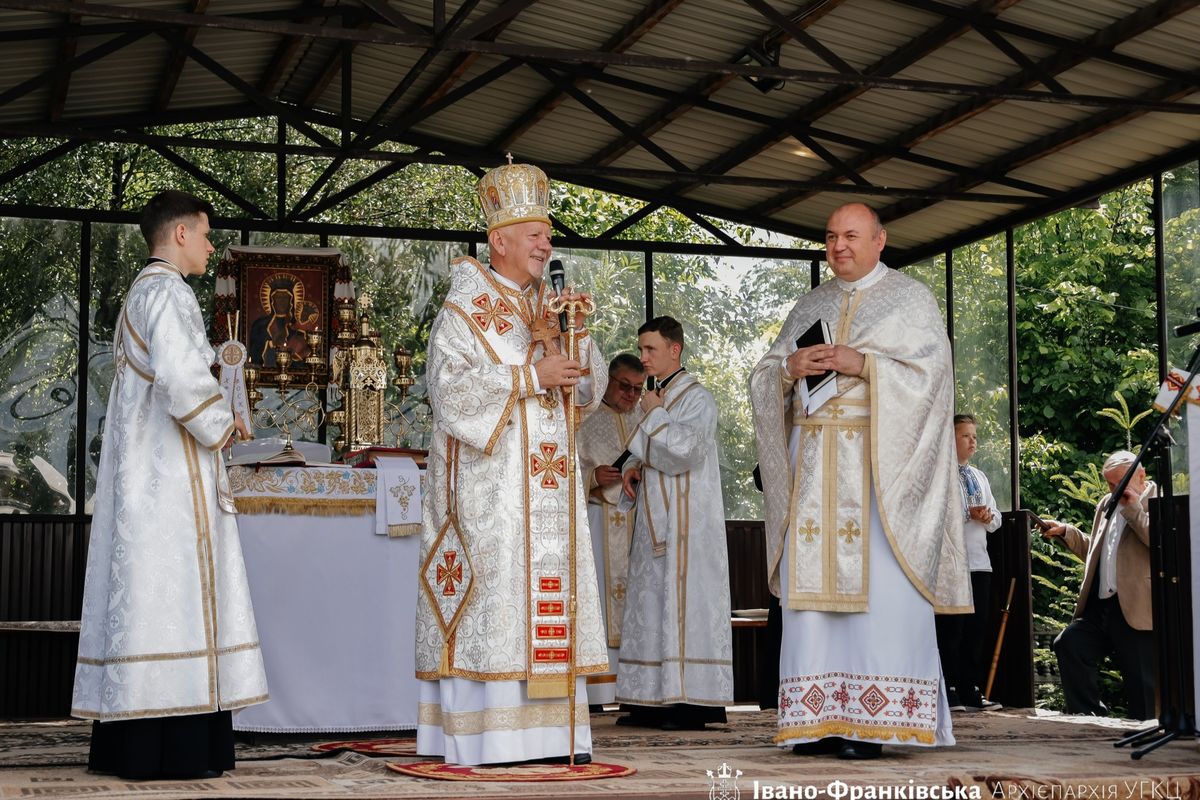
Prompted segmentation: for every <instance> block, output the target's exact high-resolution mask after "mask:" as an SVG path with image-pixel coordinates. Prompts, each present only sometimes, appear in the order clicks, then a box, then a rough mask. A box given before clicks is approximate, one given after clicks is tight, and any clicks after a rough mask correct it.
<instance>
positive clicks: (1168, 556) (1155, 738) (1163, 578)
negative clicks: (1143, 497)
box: [1104, 324, 1200, 761]
mask: <svg viewBox="0 0 1200 800" xmlns="http://www.w3.org/2000/svg"><path fill="white" fill-rule="evenodd" d="M1195 327H1196V325H1194V324H1193V325H1187V326H1183V327H1180V328H1176V329H1175V332H1176V334H1177V335H1180V336H1185V335H1187V334H1189V333H1191V332H1193V329H1194V328H1195ZM1198 370H1200V347H1197V348H1196V350H1195V351H1194V352H1193V353H1192V359H1191V361H1190V362H1188V376H1187V380H1186V381H1185V382H1184V384H1183V386H1181V387H1180V388H1179V390H1178V391H1177V392H1176V393H1175V396H1174V398H1173V399H1172V400H1171V405H1170V406H1168V407H1167V409H1166V411H1164V412H1163V413H1162V414H1160V415H1159V417H1158V420H1157V421H1156V422H1155V424H1154V429H1153V430H1152V431H1150V435H1149V436H1147V437H1146V441H1145V443H1144V444H1143V445H1142V449H1141V452H1139V453H1138V454H1137V458H1135V459H1134V461H1133V464H1131V465H1130V467H1129V469H1128V470H1127V471H1126V472H1125V476H1124V477H1123V478H1121V482H1120V483H1118V484H1117V487H1116V488H1115V489H1114V490H1113V492H1112V495H1110V499H1109V503H1108V508H1106V509H1105V511H1104V519H1105V525H1106V526H1107V525H1108V524H1109V523H1110V521H1111V519H1112V515H1113V514H1114V513H1115V512H1116V510H1117V506H1118V505H1119V502H1118V501H1119V499H1120V498H1121V497H1122V496H1123V495H1124V493H1125V489H1126V488H1127V487H1128V486H1129V482H1130V480H1131V479H1132V478H1133V475H1134V473H1135V472H1136V471H1137V468H1138V466H1140V465H1141V463H1142V461H1143V460H1144V459H1145V458H1146V457H1147V455H1148V454H1151V453H1153V454H1155V455H1156V456H1157V458H1158V476H1159V483H1158V490H1159V501H1158V509H1159V513H1158V518H1157V520H1154V524H1152V525H1151V529H1150V582H1151V604H1152V608H1153V625H1154V644H1155V648H1154V649H1155V658H1156V662H1157V663H1156V670H1155V672H1156V678H1157V680H1158V706H1159V707H1158V709H1157V711H1158V724H1157V725H1155V726H1153V727H1151V728H1144V729H1142V730H1140V731H1136V732H1134V733H1131V734H1130V735H1128V736H1126V737H1124V738H1123V739H1121V740H1120V741H1118V742H1114V743H1113V746H1114V747H1122V746H1124V745H1130V746H1132V747H1135V748H1136V749H1134V750H1133V752H1132V753H1130V756H1131V757H1132V758H1133V759H1134V760H1135V761H1136V760H1138V759H1140V758H1141V757H1142V756H1144V755H1146V754H1147V753H1149V752H1151V751H1153V750H1157V749H1158V748H1159V747H1162V746H1163V745H1164V744H1166V743H1167V742H1171V741H1174V740H1175V739H1179V738H1181V737H1195V736H1196V733H1197V731H1196V711H1195V698H1194V697H1192V696H1191V693H1192V691H1193V664H1192V659H1193V653H1192V652H1190V649H1189V647H1187V645H1189V644H1190V643H1191V641H1192V630H1191V625H1192V608H1191V602H1190V600H1191V582H1190V574H1191V563H1190V557H1189V555H1188V554H1189V552H1190V551H1189V546H1190V545H1189V538H1190V537H1189V536H1188V535H1181V532H1180V531H1178V530H1176V524H1175V507H1174V498H1173V497H1172V487H1171V477H1172V474H1173V473H1172V469H1171V445H1173V444H1175V442H1174V440H1172V439H1171V434H1170V433H1169V431H1168V430H1167V426H1168V425H1169V423H1170V421H1171V417H1172V415H1173V414H1174V413H1175V411H1176V409H1178V408H1179V405H1180V403H1182V402H1183V399H1184V396H1185V395H1186V394H1187V391H1188V387H1190V386H1191V385H1192V382H1193V381H1194V380H1195V378H1196V373H1197V371H1198ZM1198 490H1200V487H1194V488H1193V491H1198ZM1191 522H1192V524H1193V525H1194V524H1195V523H1196V520H1192V521H1191ZM1106 530H1107V527H1106ZM1183 533H1186V532H1183ZM1185 651H1186V652H1185Z"/></svg>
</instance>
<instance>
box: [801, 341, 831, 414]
mask: <svg viewBox="0 0 1200 800" xmlns="http://www.w3.org/2000/svg"><path fill="white" fill-rule="evenodd" d="M818 344H833V336H832V335H831V334H830V332H829V323H827V322H825V320H822V319H819V320H817V321H816V322H814V323H813V324H812V325H810V326H809V328H808V330H806V331H805V332H804V333H802V334H801V335H800V337H799V338H798V339H796V349H797V350H799V349H800V348H802V347H812V346H813V345H818ZM836 396H837V373H836V372H834V371H833V370H831V369H830V370H826V371H825V372H822V373H821V374H820V375H807V376H805V378H804V382H803V383H802V384H801V386H800V401H801V403H802V404H803V406H804V413H805V414H812V413H813V412H815V411H816V410H817V409H818V408H820V407H821V406H823V405H825V403H826V401H828V400H831V399H833V398H834V397H836Z"/></svg>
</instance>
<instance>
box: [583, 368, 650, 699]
mask: <svg viewBox="0 0 1200 800" xmlns="http://www.w3.org/2000/svg"><path fill="white" fill-rule="evenodd" d="M644 374H645V373H644V372H643V370H642V362H641V361H639V360H638V358H637V356H634V355H630V354H629V353H621V354H619V355H617V356H616V357H615V358H613V360H612V361H610V362H609V364H608V389H606V390H605V392H604V400H603V401H602V402H601V404H600V407H599V408H598V409H597V410H596V411H595V412H594V413H593V414H592V415H591V416H589V417H588V418H587V419H586V420H584V422H583V425H582V426H581V427H580V428H579V459H580V462H581V463H582V464H583V475H584V480H586V481H587V487H588V527H590V528H591V531H592V555H593V557H594V558H595V559H596V573H597V577H598V578H599V581H600V608H601V610H602V611H603V614H604V636H605V638H606V639H607V640H608V664H609V670H608V671H607V672H604V673H601V674H599V675H589V676H588V679H587V680H588V683H587V687H588V703H590V704H591V705H593V706H601V705H604V704H606V703H612V702H615V700H616V696H617V673H616V664H617V654H618V652H619V650H620V647H621V619H622V617H623V616H624V613H625V575H626V573H627V572H628V571H629V545H630V542H632V540H633V519H634V516H633V508H632V504H629V505H628V506H627V505H624V504H622V503H621V466H622V465H623V464H624V462H623V461H622V460H621V459H622V457H624V458H626V459H627V458H628V457H629V451H628V450H627V449H626V448H627V447H628V445H629V439H630V437H632V436H633V431H634V430H635V429H636V428H637V424H638V422H640V421H641V419H642V409H641V407H640V406H638V398H640V397H641V396H642V380H643V375H644Z"/></svg>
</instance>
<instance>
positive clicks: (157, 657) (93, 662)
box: [76, 642, 258, 667]
mask: <svg viewBox="0 0 1200 800" xmlns="http://www.w3.org/2000/svg"><path fill="white" fill-rule="evenodd" d="M257 648H258V642H246V643H245V644H236V645H232V646H230V647H221V648H218V649H217V655H218V656H227V655H230V654H232V653H241V652H244V651H246V650H255V649H257ZM210 655H212V653H211V652H210V651H208V650H191V651H188V652H183V653H145V654H142V655H131V656H115V657H113V658H86V657H84V656H79V657H78V658H77V659H76V663H78V664H87V665H88V666H90V667H106V666H109V665H110V664H137V663H140V662H144V661H177V660H179V659H187V658H207V657H208V656H210Z"/></svg>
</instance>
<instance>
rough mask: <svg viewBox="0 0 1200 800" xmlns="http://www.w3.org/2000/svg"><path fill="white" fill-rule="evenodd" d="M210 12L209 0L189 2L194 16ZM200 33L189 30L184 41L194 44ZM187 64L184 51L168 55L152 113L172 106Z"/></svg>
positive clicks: (191, 0) (196, 30) (172, 52)
mask: <svg viewBox="0 0 1200 800" xmlns="http://www.w3.org/2000/svg"><path fill="white" fill-rule="evenodd" d="M207 10H208V0H189V3H188V11H189V12H190V13H192V14H203V13H204V12H205V11H207ZM199 32H200V29H199V28H188V29H187V30H186V31H184V32H183V40H184V41H185V42H187V43H188V44H194V43H195V41H196V34H198V33H199ZM186 63H187V53H186V52H185V51H183V50H171V51H170V53H169V54H168V55H167V63H166V66H164V67H163V73H162V82H161V83H159V86H158V94H157V95H156V96H155V98H154V103H153V104H152V105H151V107H150V108H151V110H152V111H156V112H158V111H166V110H167V107H168V106H170V105H171V96H172V95H174V94H175V87H176V86H177V85H178V84H179V77H180V76H181V75H182V74H183V66H184V64H186Z"/></svg>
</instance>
